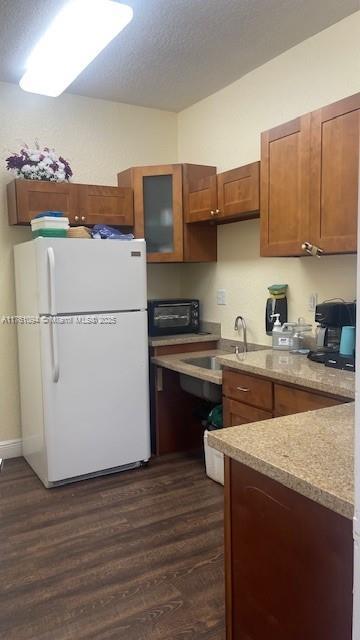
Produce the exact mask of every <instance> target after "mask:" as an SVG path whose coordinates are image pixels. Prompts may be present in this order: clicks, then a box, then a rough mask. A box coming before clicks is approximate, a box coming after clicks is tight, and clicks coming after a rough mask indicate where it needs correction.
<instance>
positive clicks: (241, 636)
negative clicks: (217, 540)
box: [225, 458, 353, 640]
mask: <svg viewBox="0 0 360 640" xmlns="http://www.w3.org/2000/svg"><path fill="white" fill-rule="evenodd" d="M225 577H226V623H227V625H226V626H227V635H226V637H227V640H351V633H352V587H353V539H352V521H351V520H349V519H347V518H344V517H343V516H341V515H338V514H337V513H335V512H333V511H331V510H329V509H326V508H325V507H323V506H322V505H320V504H317V503H316V502H313V501H312V500H309V499H308V498H306V497H304V496H302V495H300V494H299V493H297V492H295V491H292V490H291V489H288V488H287V487H284V486H283V485H281V484H279V483H277V482H275V481H274V480H272V479H270V478H268V477H267V476H265V475H262V474H261V473H258V472H257V471H254V470H252V469H250V468H249V467H246V466H244V465H242V464H240V463H239V462H236V461H234V460H231V459H229V458H226V459H225Z"/></svg>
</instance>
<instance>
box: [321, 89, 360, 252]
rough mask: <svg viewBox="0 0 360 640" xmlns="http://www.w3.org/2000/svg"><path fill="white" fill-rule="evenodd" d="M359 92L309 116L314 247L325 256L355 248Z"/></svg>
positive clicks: (359, 120) (359, 121)
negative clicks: (324, 253)
mask: <svg viewBox="0 0 360 640" xmlns="http://www.w3.org/2000/svg"><path fill="white" fill-rule="evenodd" d="M359 123H360V93H358V94H356V95H355V96H350V97H349V98H345V99H344V100H340V101H339V102H336V103H334V104H332V105H329V106H327V107H324V108H323V109H319V110H318V111H314V112H313V113H312V114H311V191H310V194H311V195H310V220H311V236H310V237H311V242H312V243H313V244H316V245H318V246H319V247H320V248H321V249H323V250H324V251H325V252H326V253H351V252H356V247H357V236H356V233H357V208H358V177H359Z"/></svg>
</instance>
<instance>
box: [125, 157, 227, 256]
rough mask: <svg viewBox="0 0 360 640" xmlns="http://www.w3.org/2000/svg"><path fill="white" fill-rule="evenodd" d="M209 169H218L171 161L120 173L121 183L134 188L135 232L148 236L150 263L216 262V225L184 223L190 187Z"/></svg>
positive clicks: (139, 235)
mask: <svg viewBox="0 0 360 640" xmlns="http://www.w3.org/2000/svg"><path fill="white" fill-rule="evenodd" d="M207 169H214V170H215V171H216V169H215V168H213V167H210V168H209V167H202V166H199V165H191V164H187V165H182V164H169V165H156V166H144V167H132V168H130V169H127V170H126V171H122V172H121V173H119V174H118V185H119V186H120V187H131V188H132V189H133V192H134V234H135V237H136V238H145V240H146V246H147V254H148V262H211V261H216V250H217V246H216V227H215V226H213V225H209V224H208V223H206V224H201V225H199V226H196V227H194V228H189V226H188V225H186V224H184V217H185V216H184V211H185V215H186V203H187V202H188V201H189V188H190V186H191V185H192V184H193V183H194V181H195V178H196V180H198V179H199V177H200V176H203V175H204V174H205V173H206V171H207Z"/></svg>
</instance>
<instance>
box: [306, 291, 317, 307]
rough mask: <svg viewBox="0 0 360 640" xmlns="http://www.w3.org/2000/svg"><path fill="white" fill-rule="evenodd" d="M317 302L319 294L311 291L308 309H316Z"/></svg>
mask: <svg viewBox="0 0 360 640" xmlns="http://www.w3.org/2000/svg"><path fill="white" fill-rule="evenodd" d="M317 302H318V294H317V293H310V295H309V299H308V311H315V307H316V305H317Z"/></svg>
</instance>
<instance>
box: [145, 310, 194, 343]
mask: <svg viewBox="0 0 360 640" xmlns="http://www.w3.org/2000/svg"><path fill="white" fill-rule="evenodd" d="M194 320H195V322H194ZM195 331H197V327H196V319H194V317H193V310H192V305H191V304H189V303H169V304H161V305H157V306H155V307H154V308H153V310H152V317H151V326H150V333H151V335H153V336H162V335H176V334H178V333H192V332H195Z"/></svg>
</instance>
